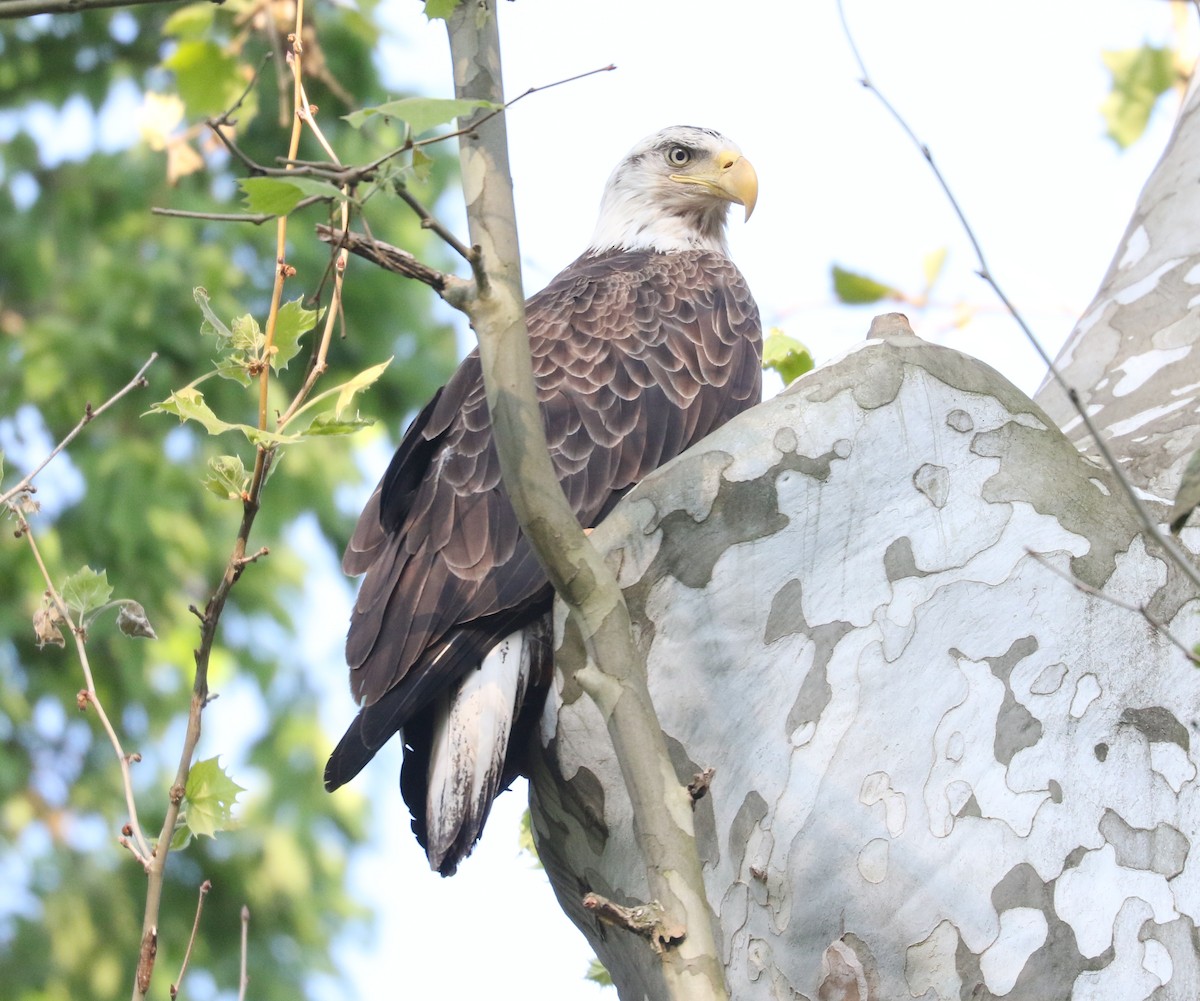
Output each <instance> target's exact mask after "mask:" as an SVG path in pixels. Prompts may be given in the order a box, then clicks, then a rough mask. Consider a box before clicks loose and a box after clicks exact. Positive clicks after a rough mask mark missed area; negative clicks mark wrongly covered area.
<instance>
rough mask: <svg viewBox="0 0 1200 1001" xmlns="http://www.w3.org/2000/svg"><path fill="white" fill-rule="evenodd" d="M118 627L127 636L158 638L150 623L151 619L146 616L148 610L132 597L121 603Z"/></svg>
mask: <svg viewBox="0 0 1200 1001" xmlns="http://www.w3.org/2000/svg"><path fill="white" fill-rule="evenodd" d="M117 628H118V629H120V630H121V632H123V633H124V634H125V635H126V636H132V637H137V638H141V639H148V640H156V639H158V635H157V634H156V633H155V632H154V627H153V626H152V625H150V619H149V618H147V617H146V610H145V609H144V608H143V607H142V606H141V605H140V604H138V603H137V602H136V601H133V600H132V599H127V600H125V601H123V602H122V603H121V610H120V611H119V612H118V613H117Z"/></svg>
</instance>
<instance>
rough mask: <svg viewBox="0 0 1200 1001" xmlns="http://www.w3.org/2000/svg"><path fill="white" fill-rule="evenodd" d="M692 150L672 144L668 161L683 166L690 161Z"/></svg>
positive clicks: (672, 164)
mask: <svg viewBox="0 0 1200 1001" xmlns="http://www.w3.org/2000/svg"><path fill="white" fill-rule="evenodd" d="M691 159H692V151H691V150H690V149H688V148H687V147H685V146H672V147H671V148H670V149H669V150H667V163H669V164H671V166H673V167H683V166H685V165H686V164H688V163H690V162H691Z"/></svg>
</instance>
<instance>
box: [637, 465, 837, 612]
mask: <svg viewBox="0 0 1200 1001" xmlns="http://www.w3.org/2000/svg"><path fill="white" fill-rule="evenodd" d="M835 458H837V456H836V455H834V454H833V453H832V452H831V453H828V454H826V455H822V456H818V457H817V458H815V459H812V458H809V457H808V456H804V455H796V454H789V455H784V456H783V457H782V458H781V459H780V460H779V462H777V463H775V465H774V466H772V467H771V468H770V470H768V471H767V472H766V473H764V474H763V475H762V476H758V477H755V478H754V479H752V480H732V481H731V480H727V479H725V478H724V477H722V478H721V482H720V486H719V487H718V488H717V496H716V498H715V500H714V501H713V505H712V508H711V510H710V511H709V512H708V516H707V517H706V518H705V519H704V520H703V521H702V522H697V521H696V520H695V519H694V518H692V517H691V516H690V515H689V514H687V513H686V512H683V511H671V512H669V513H668V514H667V515H666V516H665V517H664V518H663V519H662V521H660V522H659V529H660V531H661V532H662V533H663V540H662V545H661V546H660V547H659V549H658V552H657V553H656V554H655V557H654V562H653V563H651V565H650V568H649V569H648V570H647V571H646V573H645V574H644V575H643V577H642V580H643V582H645V581H656V580H658V579H659V578H660V577H663V576H665V575H666V574H670V575H671V576H674V577H675V578H676V579H677V580H678V581H679V582H680V583H681V584H684V585H686V586H687V587H691V588H696V589H697V590H699V589H701V588H705V587H707V586H708V585H709V583H711V581H712V573H713V567H714V566H716V564H717V560H719V559H720V558H721V556H722V555H723V554H724V553H725V552H726V551H727V550H729V549H732V548H733V547H734V546H737V545H740V544H741V543H743V542H751V541H753V540H755V539H764V538H767V537H768V536H771V535H774V534H775V533H777V532H780V531H782V530H783V529H784V528H785V527H786V526H787V525H788V522H789V519H788V517H787V515H784V514H781V513H780V512H779V497H778V492H777V491H776V488H775V480H776V478H777V477H778V476H779V475H780V474H782V473H784V472H788V471H792V472H798V473H802V474H803V475H805V476H811V477H813V478H815V479H817V480H820V481H822V482H823V481H824V480H826V479H827V478H828V477H829V469H830V465H831V464H832V462H833V460H834V459H835Z"/></svg>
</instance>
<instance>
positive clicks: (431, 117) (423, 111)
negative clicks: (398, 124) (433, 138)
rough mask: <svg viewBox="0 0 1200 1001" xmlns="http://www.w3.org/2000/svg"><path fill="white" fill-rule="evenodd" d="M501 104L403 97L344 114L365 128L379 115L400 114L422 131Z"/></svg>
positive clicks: (355, 126) (411, 125)
mask: <svg viewBox="0 0 1200 1001" xmlns="http://www.w3.org/2000/svg"><path fill="white" fill-rule="evenodd" d="M500 107H502V105H499V104H494V103H492V102H491V101H467V100H459V99H457V98H451V97H402V98H400V100H398V101H388V102H387V103H386V104H380V105H379V106H377V107H374V108H360V109H359V110H358V111H355V112H352V113H351V114H349V115H344V116H343V117H344V118H345V119H346V121H348V122H349V123H350V124H351V125H352V126H354V128H356V129H361V128H362V127H363V124H364V123H366V122H367V121H369V120H370V119H371V118H373V117H374V116H376V115H382V116H383V117H384V118H399V119H400V120H401V121H402V122H407V123H408V127H409V128H410V129H412V132H413V135H420V134H421V133H422V132H428V131H429V130H430V129H431V128H433V127H434V126H435V125H445V124H446V123H447V122H452V121H454V119H456V118H460V117H461V118H465V117H467V116H468V115H470V114H472V113H474V112H476V111H478V110H479V109H480V108H488V109H491V110H496V109H498V108H500Z"/></svg>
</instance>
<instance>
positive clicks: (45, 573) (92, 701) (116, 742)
mask: <svg viewBox="0 0 1200 1001" xmlns="http://www.w3.org/2000/svg"><path fill="white" fill-rule="evenodd" d="M147 364H149V363H147ZM10 510H12V512H13V514H14V515H15V516H16V519H17V524H18V525H19V526H20V531H21V534H22V535H24V536H25V539H26V540H27V541H28V542H29V549H30V551H31V552H32V553H33V559H34V562H36V563H37V565H38V570H39V571H41V574H42V581H43V582H44V583H45V585H46V594H47V596H48V597H49V599H50V601H51V603H52V604H53V606H54V608H55V609H56V610H57V612H58V614H59V616H60V618H61V619H62V621H63V623H64V624H65V625H66V626H67V627H68V628H69V629H70V630H71V635H72V637H74V640H75V653H76V655H77V656H78V657H79V666H80V667H81V668H83V677H84V680H85V682H86V684H87V688H86V689H85V690H84V693H83V694H84V696H86V697H85V698H81V699H79V700H78V701H79V708H80V709H86V708H87V706H89V705H91V706H95V708H96V716H97V717H98V718H99V720H100V725H101V726H102V727H104V732H105V733H106V734H107V735H108V742H109V743H110V744H112V748H113V751H114V752H115V753H116V755H117V762H118V763H119V764H120V767H121V784H122V787H123V789H124V792H125V808H126V809H127V810H128V811H129V820H128V821H127V822H126V825H125V829H126V830H128V832H129V834H128V835H124V836H123V839H122V840H123V841H124V842H125V843H126V844H128V847H129V850H130V851H131V852H133V854H134V856H135V857H136V858H137V859H138V861H140V862H141V863H142V865H143V866H145V865H147V864H148V863H149V860H150V854H151V852H150V847H149V845H148V844H147V842H146V838H145V836H144V835H143V834H142V827H141V824H140V823H139V822H138V814H137V804H136V803H135V802H134V798H133V776H132V775H131V774H130V770H129V763H130V761H131V760H134V759H133V758H132V757H131V756H130V755H127V754H126V753H125V750H124V748H122V747H121V739H120V738H119V737H118V736H117V731H116V730H115V729H113V725H112V723H110V722H109V719H108V713H106V712H105V711H104V705H103V704H102V703H101V701H100V696H99V695H97V694H96V682H95V679H94V678H93V677H92V665H91V661H90V660H89V659H88V652H87V645H86V643H85V642H84V629H83V627H82V625H80V624H77V623H76V622H75V621H74V620H73V619H72V618H71V611H70V609H69V608H67V604H66V602H65V601H63V598H62V595H61V594H59V593H58V589H57V588H56V587H55V586H54V581H53V579H52V578H51V576H50V571H49V570H48V569H47V567H46V562H45V560H43V559H42V553H41V550H40V549H38V544H37V540H36V539H34V537H33V531H32V530H31V529H30V527H29V522H28V521H26V520H25V515H24V514H23V513H22V512H21V511H20V509H18V508H10ZM137 760H140V756H138V757H137ZM129 837H132V838H133V842H132V843H129V842H128V838H129Z"/></svg>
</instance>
